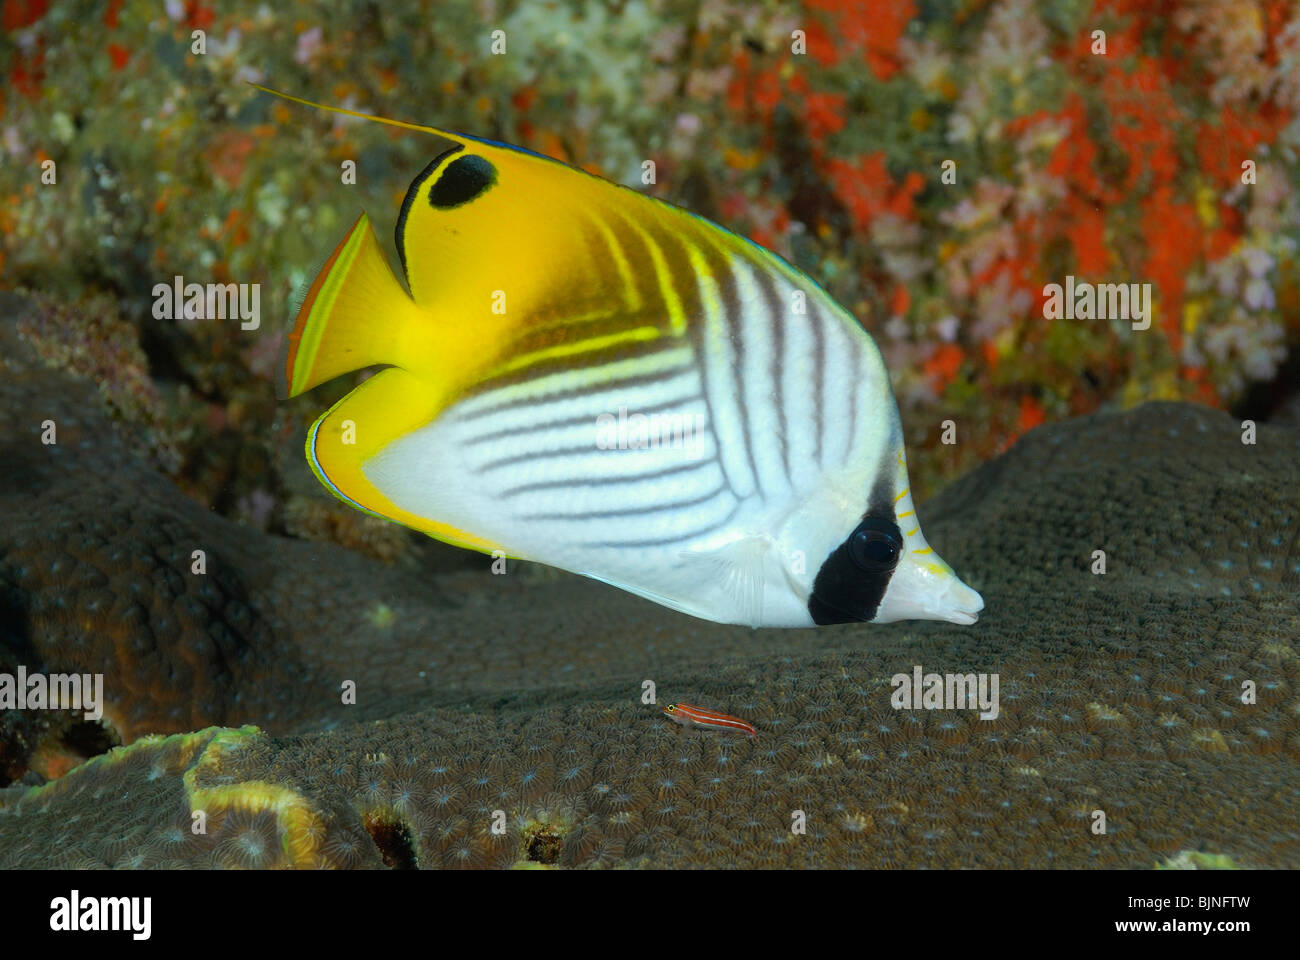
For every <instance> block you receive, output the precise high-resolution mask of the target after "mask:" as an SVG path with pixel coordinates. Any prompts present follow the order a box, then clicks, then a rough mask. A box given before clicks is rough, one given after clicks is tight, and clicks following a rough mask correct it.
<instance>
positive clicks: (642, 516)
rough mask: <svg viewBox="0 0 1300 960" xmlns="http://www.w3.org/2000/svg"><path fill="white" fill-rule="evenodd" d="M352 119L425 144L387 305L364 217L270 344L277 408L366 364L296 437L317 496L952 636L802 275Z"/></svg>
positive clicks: (591, 563) (861, 406)
mask: <svg viewBox="0 0 1300 960" xmlns="http://www.w3.org/2000/svg"><path fill="white" fill-rule="evenodd" d="M268 92H271V93H274V92H275V91H268ZM280 95H281V96H283V94H280ZM289 99H293V100H297V98H295V97H290V98H289ZM298 102H301V103H309V101H298ZM309 105H311V106H316V107H319V106H320V105H319V104H309ZM322 109H329V110H335V112H340V113H351V111H345V110H338V109H337V108H330V107H323V108H322ZM352 115H354V116H362V117H366V118H367V119H371V120H376V121H378V122H382V123H389V124H394V125H397V126H402V127H406V128H408V129H414V130H420V131H422V132H424V133H427V134H430V135H432V136H433V137H435V138H437V141H438V145H437V148H436V149H437V154H436V156H434V158H433V160H432V161H431V162H430V163H429V165H428V166H427V167H425V168H424V170H423V171H422V172H421V173H420V175H419V176H417V177H416V178H415V180H414V182H413V183H412V184H411V186H410V189H409V190H408V191H407V193H406V198H405V200H404V201H403V203H402V209H401V215H400V217H399V218H398V221H397V231H396V234H397V252H398V255H399V256H400V258H401V263H402V268H403V271H404V273H405V277H406V287H407V289H409V291H410V292H409V294H408V293H407V290H404V289H403V288H402V285H401V284H400V283H399V282H398V280H397V278H396V277H395V276H394V275H393V272H392V270H391V268H390V267H389V265H388V262H387V260H386V259H385V257H384V254H383V252H382V251H381V249H380V246H379V243H378V241H377V239H376V237H375V234H374V231H373V229H372V228H371V226H370V221H369V220H368V219H367V218H366V216H365V214H362V215H361V218H360V219H359V220H358V221H357V222H356V224H355V225H354V226H353V227H352V229H351V231H349V233H348V235H347V236H346V237H345V238H344V239H343V242H342V243H340V244H339V246H338V248H337V249H336V250H335V251H334V253H333V255H332V256H331V257H330V258H329V260H328V261H327V262H326V264H325V266H324V268H323V269H322V270H321V272H320V274H319V275H318V276H317V277H316V280H315V282H314V283H313V284H312V286H311V288H310V290H309V291H308V293H307V295H306V298H305V300H304V302H303V304H302V307H301V310H300V311H299V312H298V316H297V320H296V323H295V325H294V327H293V330H292V332H291V333H290V335H289V337H288V340H287V345H286V352H285V356H284V362H283V364H282V366H281V372H282V376H283V383H282V384H281V388H282V392H283V393H284V394H285V395H287V396H290V397H293V396H297V395H298V394H301V393H303V392H305V391H307V390H310V389H312V388H313V387H315V386H317V385H318V384H320V383H323V382H325V381H327V380H330V379H332V378H334V377H338V376H340V375H342V374H346V373H350V372H353V371H356V370H359V369H361V368H363V367H369V366H373V365H385V367H386V369H383V370H381V371H380V372H379V373H377V374H376V375H375V376H374V377H372V378H370V379H369V380H367V381H366V382H365V383H363V384H362V385H361V386H359V387H357V388H356V389H355V390H353V391H352V392H351V393H349V394H348V395H347V396H346V397H344V398H343V400H341V401H340V402H339V403H337V404H335V405H334V407H333V408H332V409H330V410H329V411H328V412H327V413H325V414H324V415H323V416H322V417H321V418H320V419H319V420H317V421H316V423H315V425H314V426H313V427H312V428H311V430H310V432H309V433H308V436H307V458H308V460H309V461H310V462H311V466H312V469H313V470H314V471H315V473H316V476H317V477H318V478H319V479H320V482H321V483H323V484H324V485H325V486H326V487H328V488H329V490H330V491H331V492H332V493H333V494H334V495H335V496H337V497H339V498H340V499H342V500H343V501H345V502H346V503H349V504H351V505H352V506H354V507H358V508H360V509H362V510H366V511H369V512H371V513H374V514H377V515H379V516H381V517H386V518H388V519H390V520H394V521H396V522H398V523H402V524H405V525H407V526H409V527H414V528H415V529H417V530H421V531H424V532H425V533H427V534H429V535H431V536H433V537H437V538H438V539H440V540H445V541H447V542H449V543H454V544H458V545H460V546H463V547H469V548H473V549H476V550H481V551H484V552H493V551H501V552H502V553H504V554H506V555H509V556H515V557H521V558H526V559H529V560H536V561H540V562H542V563H547V564H550V565H552V566H556V567H560V568H563V569H565V570H571V571H574V572H576V573H580V574H584V575H586V576H589V577H593V578H595V579H597V580H602V581H605V582H606V583H610V584H613V585H615V586H617V587H621V588H622V589H624V590H628V591H630V592H632V593H635V594H638V595H640V596H643V597H647V598H649V599H651V600H654V601H656V602H658V603H661V604H663V605H664V606H667V607H671V608H673V609H675V610H681V611H684V612H686V613H689V614H693V615H694V616H697V617H703V618H705V619H708V620H715V621H718V622H720V623H741V624H749V625H752V626H773V627H810V626H814V625H816V624H828V623H848V622H853V621H870V622H874V623H887V622H890V621H894V620H904V619H929V620H947V621H950V622H952V623H959V624H970V623H974V622H975V620H976V619H977V617H978V614H979V612H980V610H981V609H983V606H984V603H983V600H982V599H981V598H980V595H979V594H978V593H976V592H975V591H974V590H972V589H971V588H970V587H968V586H966V585H965V584H964V583H962V582H961V580H959V579H958V578H957V576H956V575H955V574H954V573H953V571H952V570H951V568H949V566H948V565H947V564H946V563H944V562H943V561H942V560H941V559H939V557H938V555H937V554H935V552H934V551H933V549H931V548H930V546H929V545H928V544H927V543H926V541H925V536H924V535H923V534H922V533H921V528H920V525H919V523H918V522H917V518H916V512H915V510H914V508H913V504H912V498H911V495H910V493H909V490H908V478H907V465H906V461H905V459H904V453H903V434H902V428H901V426H900V423H899V417H898V408H897V405H896V404H895V402H894V397H893V394H892V393H891V391H890V386H889V377H888V374H887V373H886V371H885V366H884V363H883V361H882V360H881V356H880V351H879V350H878V349H877V347H876V345H875V343H874V342H873V341H872V339H871V337H870V336H869V335H868V334H867V333H866V332H865V331H864V330H863V329H862V327H861V326H860V325H859V324H858V323H857V321H856V320H855V319H854V318H853V316H852V315H851V314H849V313H848V312H847V311H846V310H844V309H843V308H842V307H840V306H839V305H838V304H836V303H835V302H834V301H833V300H831V298H830V297H829V296H828V295H827V294H826V293H825V292H824V291H823V290H822V289H821V288H820V287H819V286H818V285H817V283H816V282H814V281H813V280H812V279H810V278H809V277H807V276H806V275H805V274H803V273H801V272H800V271H799V270H797V269H795V268H794V267H792V266H791V265H790V264H788V263H786V262H785V261H784V260H782V259H781V258H780V257H778V256H776V255H775V254H773V253H771V252H769V251H768V250H765V249H763V248H762V247H760V246H758V245H756V244H754V243H751V242H749V241H747V240H745V239H743V238H741V237H738V236H737V235H735V234H733V233H730V232H729V231H727V230H725V229H723V228H722V227H720V226H718V225H716V224H714V223H711V222H709V221H707V220H704V219H702V218H700V217H698V216H695V215H693V214H691V213H688V212H687V211H685V210H682V209H680V208H678V207H675V206H673V205H671V204H668V203H664V202H662V201H658V200H655V199H652V198H649V197H646V196H643V195H641V194H639V193H637V192H636V191H633V190H631V189H628V188H625V187H621V186H618V185H616V184H613V183H610V182H608V181H605V180H602V179H600V178H599V177H595V176H592V175H590V174H587V173H584V172H582V171H580V170H576V169H574V168H572V167H569V166H567V165H565V164H563V163H560V162H559V161H556V160H552V159H550V158H547V157H542V156H540V155H538V154H534V153H530V152H528V151H524V150H520V149H518V148H514V147H510V146H506V145H504V144H499V143H495V142H492V141H486V140H480V139H477V138H474V137H468V136H463V135H461V134H457V133H451V132H448V131H444V130H438V129H435V128H433V127H425V126H420V125H416V124H407V123H401V122H399V121H392V120H385V119H383V118H379V117H371V116H369V115H366V114H352ZM665 434H666V436H665Z"/></svg>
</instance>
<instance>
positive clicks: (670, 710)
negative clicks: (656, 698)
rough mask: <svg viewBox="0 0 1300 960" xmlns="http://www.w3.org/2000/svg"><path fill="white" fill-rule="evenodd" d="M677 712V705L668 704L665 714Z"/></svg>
mask: <svg viewBox="0 0 1300 960" xmlns="http://www.w3.org/2000/svg"><path fill="white" fill-rule="evenodd" d="M676 712H677V704H675V703H670V704H668V706H666V707H664V713H676Z"/></svg>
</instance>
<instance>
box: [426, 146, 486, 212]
mask: <svg viewBox="0 0 1300 960" xmlns="http://www.w3.org/2000/svg"><path fill="white" fill-rule="evenodd" d="M496 182H497V168H496V167H494V166H492V164H491V163H490V162H489V161H487V160H485V159H484V158H483V157H479V156H476V155H474V154H469V155H468V156H464V157H457V158H456V159H455V160H453V161H452V162H451V163H449V164H447V166H446V168H445V169H444V170H443V171H442V176H440V177H438V180H437V182H435V183H434V185H433V187H432V188H431V189H430V190H429V205H430V206H432V207H434V208H435V209H437V210H450V209H451V208H453V207H459V206H460V205H461V204H463V203H469V202H470V201H471V200H473V199H474V198H475V197H477V196H480V195H481V194H482V193H483V192H484V191H485V190H487V189H488V188H489V187H491V186H492V185H493V184H494V183H496Z"/></svg>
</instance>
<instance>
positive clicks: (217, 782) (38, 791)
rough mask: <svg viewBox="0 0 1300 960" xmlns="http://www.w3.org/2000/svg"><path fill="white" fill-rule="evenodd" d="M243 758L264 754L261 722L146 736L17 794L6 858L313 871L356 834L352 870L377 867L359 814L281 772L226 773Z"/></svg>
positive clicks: (74, 864) (332, 861) (8, 820)
mask: <svg viewBox="0 0 1300 960" xmlns="http://www.w3.org/2000/svg"><path fill="white" fill-rule="evenodd" d="M246 752H252V753H254V754H256V755H258V756H260V757H261V758H263V759H265V757H266V750H265V748H264V747H262V746H261V738H260V737H259V736H258V730H257V728H256V727H252V726H246V727H242V728H240V729H238V730H233V729H225V728H220V727H210V728H208V729H206V730H200V731H198V732H197V733H191V734H176V735H173V736H170V737H162V736H150V737H144V738H142V739H140V740H138V741H136V742H135V743H134V744H132V745H131V746H129V747H117V748H115V749H113V750H111V751H109V753H107V754H104V755H102V756H98V757H95V758H93V759H91V760H89V761H87V762H86V763H84V764H82V765H81V766H80V767H78V768H77V769H76V770H74V771H73V772H72V773H70V774H69V775H67V776H65V777H63V778H61V779H59V780H55V781H53V782H51V783H48V784H46V785H44V786H40V787H29V788H27V789H26V790H20V789H18V788H11V789H10V790H9V791H7V792H8V793H9V794H10V797H11V798H12V799H11V800H9V802H7V803H6V804H5V805H4V806H2V807H0V821H3V822H5V824H6V826H8V827H11V828H12V827H15V826H16V827H17V828H18V829H19V830H21V831H22V833H23V835H22V836H9V835H8V833H7V831H6V842H5V851H4V853H3V854H0V862H3V863H4V864H5V865H25V866H58V867H71V868H97V867H98V868H102V867H128V868H136V869H148V868H155V867H156V868H164V869H165V868H169V867H171V868H186V867H193V866H212V867H231V868H241V867H242V868H249V869H255V868H272V867H302V868H310V867H319V866H332V865H336V864H338V863H339V862H340V861H339V858H338V856H337V852H338V850H339V849H341V847H342V846H343V845H345V844H346V842H347V841H346V839H345V838H347V837H349V836H350V837H351V840H352V846H353V847H354V849H355V854H354V855H351V856H349V857H348V858H346V861H345V862H346V864H347V865H349V866H379V865H382V860H381V859H380V857H379V855H378V853H377V852H376V849H375V846H374V844H373V843H371V842H370V840H369V838H368V837H367V836H366V834H365V831H364V829H363V828H362V827H361V825H360V824H359V823H358V822H357V817H356V815H355V814H354V813H352V811H351V810H349V809H348V808H347V807H346V805H344V804H340V803H339V802H338V801H337V800H336V799H334V798H331V797H324V796H323V797H317V798H313V799H311V800H309V799H308V798H307V797H305V796H304V795H303V794H302V793H301V792H300V791H299V790H298V789H297V788H296V787H295V786H294V785H293V784H292V782H291V779H290V778H285V777H283V776H279V775H276V774H272V776H273V779H274V781H275V782H268V781H267V780H259V779H239V778H236V777H233V776H231V775H230V772H229V771H230V769H231V764H232V763H233V762H234V758H235V757H237V756H238V755H240V754H243V753H246ZM268 772H270V771H269V770H268ZM332 800H333V802H332ZM196 813H200V814H201V815H202V816H201V818H196V816H195V814H196ZM3 829H4V828H0V830H3ZM327 835H328V836H327ZM327 839H328V841H329V846H328V848H327V847H326V846H325V841H326V840H327Z"/></svg>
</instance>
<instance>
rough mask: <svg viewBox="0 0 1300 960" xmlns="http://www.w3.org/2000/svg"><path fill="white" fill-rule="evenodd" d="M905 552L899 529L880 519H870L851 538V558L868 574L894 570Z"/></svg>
mask: <svg viewBox="0 0 1300 960" xmlns="http://www.w3.org/2000/svg"><path fill="white" fill-rule="evenodd" d="M902 550H903V538H902V537H901V536H899V533H898V527H897V526H895V525H894V524H893V523H892V522H890V521H889V520H884V519H882V518H880V517H868V518H867V519H865V520H863V521H862V523H860V524H858V529H856V530H854V531H853V535H852V536H850V537H849V556H850V557H852V558H853V562H854V563H855V564H857V566H858V567H859V568H860V569H862V570H863V571H865V572H867V573H880V572H882V571H885V570H892V569H894V566H895V564H897V563H898V556H899V554H900V553H901V552H902Z"/></svg>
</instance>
